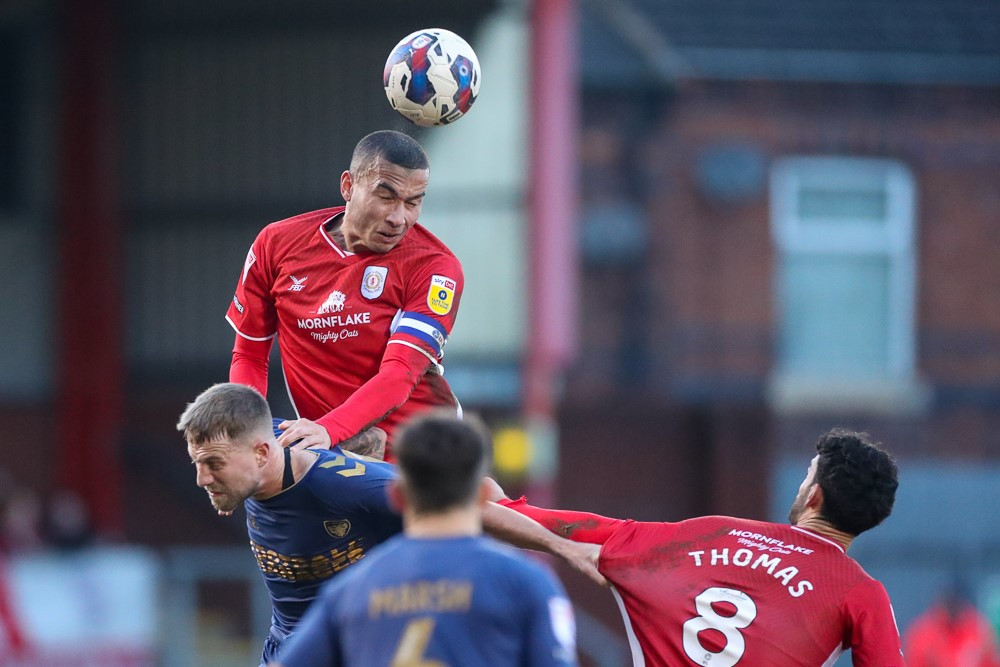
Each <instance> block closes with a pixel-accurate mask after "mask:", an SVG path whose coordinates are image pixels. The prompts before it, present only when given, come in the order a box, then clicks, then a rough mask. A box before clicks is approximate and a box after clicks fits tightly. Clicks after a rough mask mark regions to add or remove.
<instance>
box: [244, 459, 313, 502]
mask: <svg viewBox="0 0 1000 667" xmlns="http://www.w3.org/2000/svg"><path fill="white" fill-rule="evenodd" d="M290 460H291V464H292V477H293V479H294V481H295V482H298V481H299V480H300V479H302V476H303V475H305V474H306V471H307V470H309V468H311V467H312V465H313V463H315V462H316V454H315V453H313V452H310V451H296V450H292V451H291V452H290ZM284 477H285V452H284V449H283V448H281V447H278V448H277V450H276V451H275V452H274V454H272V455H271V456H270V457H269V458H268V461H267V465H266V466H265V468H264V474H263V475H262V476H261V480H260V485H259V486H258V487H257V493H255V494H253V497H254V499H256V500H265V499H267V498H270V497H271V496H276V495H278V494H279V493H281V492H282V491H283V490H284V489H283V486H284V484H283V482H284Z"/></svg>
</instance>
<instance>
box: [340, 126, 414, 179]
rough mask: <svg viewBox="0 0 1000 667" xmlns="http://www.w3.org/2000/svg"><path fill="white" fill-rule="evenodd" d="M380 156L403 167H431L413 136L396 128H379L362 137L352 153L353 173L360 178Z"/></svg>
mask: <svg viewBox="0 0 1000 667" xmlns="http://www.w3.org/2000/svg"><path fill="white" fill-rule="evenodd" d="M379 158H382V159H384V160H386V161H387V162H390V163H392V164H394V165H396V166H398V167H402V168H403V169H429V168H430V162H429V161H428V160H427V153H425V152H424V149H423V148H422V147H421V146H420V144H419V143H417V140H416V139H414V138H413V137H411V136H409V135H406V134H403V133H402V132H396V131H395V130H379V131H378V132H372V133H371V134H369V135H366V136H364V137H362V139H361V141H359V142H358V145H357V146H355V147H354V154H353V155H351V173H352V174H353V175H354V177H355V178H358V177H359V176H360V175H361V174H362V173H364V172H365V171H367V170H368V169H370V168H371V167H372V166H373V165H374V164H375V161H376V160H378V159H379Z"/></svg>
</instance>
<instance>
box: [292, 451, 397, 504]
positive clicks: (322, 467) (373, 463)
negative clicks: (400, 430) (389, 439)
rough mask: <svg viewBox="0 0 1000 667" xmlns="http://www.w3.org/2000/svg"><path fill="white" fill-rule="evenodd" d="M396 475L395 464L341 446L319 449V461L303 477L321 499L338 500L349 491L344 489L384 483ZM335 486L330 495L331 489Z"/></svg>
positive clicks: (305, 482) (304, 483)
mask: <svg viewBox="0 0 1000 667" xmlns="http://www.w3.org/2000/svg"><path fill="white" fill-rule="evenodd" d="M395 478H396V470H395V466H393V465H392V464H391V463H386V462H385V461H379V460H377V459H370V458H368V457H359V456H357V455H355V454H350V453H346V452H344V451H342V450H341V449H340V448H339V447H335V448H333V449H325V450H320V451H318V457H317V460H316V463H315V464H313V466H312V467H311V468H310V469H309V471H308V472H307V473H306V474H305V475H304V476H303V478H302V479H301V480H300V483H302V484H303V485H304V486H306V487H307V488H309V489H310V490H311V491H312V493H313V495H315V496H317V498H319V499H320V500H321V501H324V502H327V501H335V500H339V499H342V498H343V495H344V494H348V495H349V494H350V491H345V489H355V490H360V489H361V488H362V487H370V486H372V485H378V486H383V485H385V484H388V483H389V482H390V481H392V480H393V479H395ZM332 487H335V488H336V489H337V491H336V493H334V494H333V495H331V492H330V491H329V489H331V488H332Z"/></svg>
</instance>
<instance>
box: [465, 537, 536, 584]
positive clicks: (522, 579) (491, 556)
mask: <svg viewBox="0 0 1000 667" xmlns="http://www.w3.org/2000/svg"><path fill="white" fill-rule="evenodd" d="M474 548H475V549H476V550H477V551H478V552H479V553H478V554H477V560H478V561H479V562H481V563H483V565H484V566H485V567H488V568H489V576H490V578H493V579H495V578H497V577H504V576H505V577H508V578H509V579H510V580H512V581H516V582H519V583H523V584H525V585H527V586H528V587H529V588H531V587H533V586H534V584H535V583H536V582H538V581H539V580H546V581H553V580H554V577H555V575H553V574H552V571H551V570H549V568H547V567H546V566H544V565H542V564H541V563H538V562H536V561H534V560H531V559H530V558H527V557H526V556H524V555H523V554H522V553H521V552H520V551H519V550H518V549H515V548H514V547H512V546H510V545H508V544H504V543H503V542H499V541H497V540H496V539H494V538H492V537H483V538H482V539H479V540H476V545H475V547H474Z"/></svg>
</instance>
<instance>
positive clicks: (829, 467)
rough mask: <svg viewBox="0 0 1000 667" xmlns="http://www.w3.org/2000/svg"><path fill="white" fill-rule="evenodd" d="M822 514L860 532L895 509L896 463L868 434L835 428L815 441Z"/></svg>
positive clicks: (845, 528)
mask: <svg viewBox="0 0 1000 667" xmlns="http://www.w3.org/2000/svg"><path fill="white" fill-rule="evenodd" d="M816 451H817V452H818V453H819V460H818V461H817V463H816V483H817V484H819V486H820V488H821V489H823V508H822V511H821V515H822V517H823V518H824V519H826V520H827V521H829V522H830V523H831V524H832V525H833V526H834V527H835V528H836V529H838V530H842V531H844V532H845V533H850V534H851V535H860V534H861V533H863V532H865V531H866V530H868V529H869V528H874V527H875V526H877V525H879V524H880V523H882V521H884V520H885V518H886V517H887V516H889V514H890V513H891V512H892V505H893V503H894V502H895V500H896V488H897V487H898V486H899V479H898V471H897V469H896V462H895V461H894V460H893V458H892V456H891V455H890V454H889V453H888V452H886V451H885V450H884V449H882V446H881V445H880V444H879V443H876V442H873V441H872V440H871V437H870V436H869V435H868V434H867V433H857V432H855V431H848V430H844V429H833V430H831V431H830V432H829V433H826V434H824V435H823V436H821V437H820V439H819V441H818V442H817V443H816Z"/></svg>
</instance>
